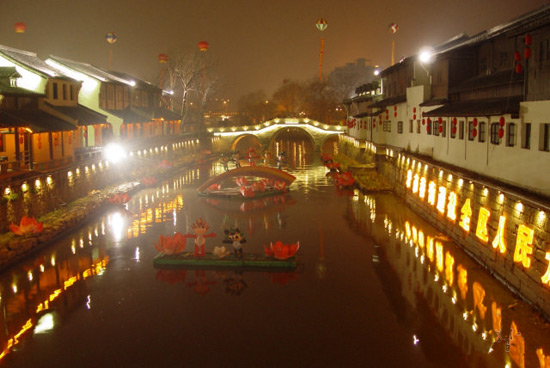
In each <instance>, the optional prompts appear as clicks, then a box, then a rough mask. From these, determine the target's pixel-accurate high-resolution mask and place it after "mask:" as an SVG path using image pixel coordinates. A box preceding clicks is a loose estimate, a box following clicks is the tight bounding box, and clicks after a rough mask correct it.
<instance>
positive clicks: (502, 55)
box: [500, 51, 508, 67]
mask: <svg viewBox="0 0 550 368" xmlns="http://www.w3.org/2000/svg"><path fill="white" fill-rule="evenodd" d="M500 66H501V67H507V66H508V53H507V52H505V51H504V52H501V53H500Z"/></svg>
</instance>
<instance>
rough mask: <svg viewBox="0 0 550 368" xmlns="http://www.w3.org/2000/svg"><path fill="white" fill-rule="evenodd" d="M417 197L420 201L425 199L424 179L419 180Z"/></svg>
mask: <svg viewBox="0 0 550 368" xmlns="http://www.w3.org/2000/svg"><path fill="white" fill-rule="evenodd" d="M418 196H419V197H420V198H421V199H424V198H425V197H426V178H425V177H421V178H420V186H419V187H418Z"/></svg>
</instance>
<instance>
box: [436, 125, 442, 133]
mask: <svg viewBox="0 0 550 368" xmlns="http://www.w3.org/2000/svg"><path fill="white" fill-rule="evenodd" d="M437 130H439V133H441V132H442V131H443V125H440V126H439V128H438V129H437Z"/></svg>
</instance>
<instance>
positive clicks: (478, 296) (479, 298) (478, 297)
mask: <svg viewBox="0 0 550 368" xmlns="http://www.w3.org/2000/svg"><path fill="white" fill-rule="evenodd" d="M473 292H474V309H475V308H477V310H478V311H479V316H480V317H481V319H485V312H487V307H486V306H485V305H484V304H483V299H485V289H484V288H483V286H481V284H480V283H479V282H477V281H474V284H473Z"/></svg>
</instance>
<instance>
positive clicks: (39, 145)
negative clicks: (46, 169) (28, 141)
mask: <svg viewBox="0 0 550 368" xmlns="http://www.w3.org/2000/svg"><path fill="white" fill-rule="evenodd" d="M38 149H42V134H38Z"/></svg>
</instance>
